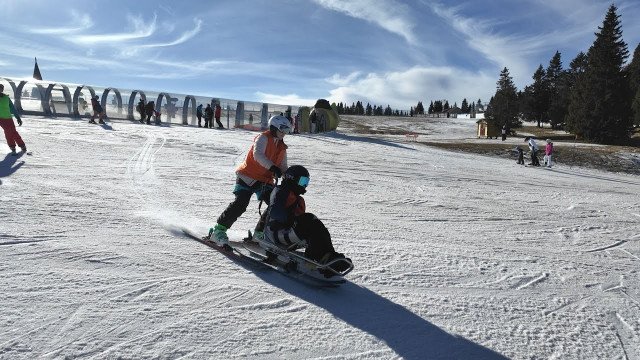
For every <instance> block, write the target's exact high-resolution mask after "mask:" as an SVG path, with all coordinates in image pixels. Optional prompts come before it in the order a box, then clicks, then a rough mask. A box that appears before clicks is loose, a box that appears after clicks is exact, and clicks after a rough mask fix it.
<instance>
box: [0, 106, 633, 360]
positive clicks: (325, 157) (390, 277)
mask: <svg viewBox="0 0 640 360" xmlns="http://www.w3.org/2000/svg"><path fill="white" fill-rule="evenodd" d="M350 119H351V120H350V121H360V122H363V123H369V124H370V125H374V126H375V127H379V126H391V127H394V128H398V129H411V131H414V132H418V133H420V134H421V135H420V137H419V138H418V139H417V141H415V142H413V141H412V142H408V141H407V139H406V138H405V137H404V136H403V135H377V136H373V135H367V136H363V135H358V134H355V133H352V132H350V130H349V128H348V127H347V128H341V129H340V131H338V132H332V133H328V134H322V135H292V136H287V137H286V142H287V144H288V145H289V146H290V148H289V163H290V164H303V165H306V166H307V167H308V168H309V170H310V172H311V179H312V180H311V184H310V187H309V192H308V193H307V194H306V195H305V199H306V200H307V207H308V211H310V212H312V213H314V214H316V215H317V216H318V217H320V218H321V219H322V220H323V221H324V222H325V224H326V225H327V227H328V229H329V231H330V232H331V235H332V239H333V241H334V245H335V247H336V248H337V250H338V251H340V252H344V253H345V254H347V255H348V256H349V257H351V258H352V259H353V261H354V263H355V266H356V268H355V270H354V271H353V272H352V273H350V274H349V275H348V276H347V278H348V280H349V282H348V283H347V284H344V285H343V286H341V287H340V288H337V289H316V288H311V287H309V286H305V285H302V284H300V283H296V282H295V281H293V280H291V279H289V278H286V277H284V276H282V275H280V274H277V273H275V272H271V271H255V270H252V269H251V268H250V267H243V266H241V265H239V264H236V263H234V262H233V261H232V260H230V259H228V258H227V257H225V256H224V255H222V254H220V253H218V252H216V251H212V250H211V249H208V248H206V247H205V246H202V245H201V244H199V243H197V242H195V241H193V240H191V239H187V238H186V237H184V236H179V235H177V234H178V233H177V232H176V229H179V228H181V227H186V228H189V229H192V230H193V231H196V232H198V233H200V232H202V233H204V232H206V231H207V229H208V228H209V227H210V226H212V225H213V224H215V220H216V218H217V217H218V215H219V214H220V212H221V211H222V210H223V209H224V208H225V207H226V205H227V204H228V203H229V202H230V201H231V200H232V199H233V194H232V190H233V184H234V179H235V176H234V173H233V171H234V168H235V167H236V166H237V165H238V164H239V163H240V162H241V161H242V160H243V158H244V155H245V152H246V150H247V149H248V148H249V146H250V144H251V141H252V139H253V138H254V137H255V135H256V133H254V132H247V131H242V130H224V131H220V130H212V129H204V128H200V129H198V128H186V127H183V126H179V125H173V126H171V127H153V126H144V125H141V124H139V123H134V122H131V123H129V122H125V121H123V122H113V123H111V127H110V128H108V129H106V130H105V128H102V127H97V126H88V125H87V124H86V122H85V121H74V120H69V119H42V118H35V117H27V118H26V119H25V125H24V126H23V127H21V128H20V132H21V135H22V136H23V138H24V139H25V141H26V142H27V143H28V144H29V147H30V148H31V149H33V153H34V155H33V156H30V157H23V158H21V159H20V161H24V164H23V165H21V166H20V167H19V168H18V169H15V171H14V170H11V171H4V170H7V169H0V170H2V171H0V174H8V175H7V176H4V177H2V178H1V180H2V183H0V200H1V201H2V203H3V204H5V205H6V206H3V207H0V218H1V219H2V222H0V256H1V257H0V270H1V271H2V274H3V276H2V277H1V278H0V288H2V289H3V292H2V294H0V309H1V310H0V311H1V312H2V316H1V317H0V328H2V329H3V331H2V332H0V358H1V359H5V358H6V359H33V358H44V359H53V358H79V359H102V358H140V359H143V358H172V359H179V358H185V359H209V358H224V359H227V358H250V359H272V358H296V359H298V358H299V359H303V358H304V359H324V358H345V359H380V358H385V359H388V358H404V359H450V358H456V359H502V358H512V359H541V358H549V359H613V358H623V359H640V300H639V299H640V280H638V279H640V276H639V274H638V271H639V269H640V268H639V266H638V265H639V264H640V262H638V260H640V242H639V241H638V239H639V238H640V223H639V222H638V221H637V218H638V217H640V214H639V213H638V208H639V207H640V198H639V197H638V194H639V193H640V181H638V179H637V178H635V177H633V176H629V175H622V174H611V173H602V172H598V171H594V170H588V169H580V168H571V169H567V168H564V167H563V166H562V164H558V165H557V166H556V167H555V168H554V169H553V171H540V169H535V168H522V167H518V166H516V164H515V160H514V161H508V160H504V159H498V158H492V157H486V156H478V155H474V154H461V153H453V152H446V151H442V150H439V149H435V148H430V147H426V146H423V145H421V144H420V141H422V140H425V141H428V140H429V139H431V138H434V137H435V138H442V139H456V138H473V137H474V131H475V124H474V123H473V122H472V121H470V120H464V119H449V120H448V122H447V123H446V124H449V125H448V126H450V128H447V129H449V130H445V129H444V128H443V126H444V125H443V124H445V123H439V124H438V125H437V126H435V125H433V124H430V123H429V122H428V121H425V120H424V119H421V120H419V121H418V120H414V119H379V118H378V119H375V118H362V119H355V120H353V119H354V118H350ZM440 120H441V119H440ZM438 121H439V120H438ZM518 140H520V139H509V141H512V142H513V145H514V146H515V145H522V144H521V141H518ZM561 146H562V144H560V145H559V147H558V148H559V149H560V150H561ZM0 149H3V150H5V153H6V152H8V148H6V146H5V145H2V146H0ZM12 166H15V164H13V165H12ZM257 218H258V213H257V201H256V200H255V199H252V200H251V203H250V205H249V207H248V209H247V212H246V213H245V214H244V215H243V216H242V217H241V218H240V219H239V220H238V222H236V224H234V226H233V228H232V229H230V231H229V233H230V235H231V236H232V237H233V238H240V237H243V236H244V235H245V234H246V230H247V229H253V227H254V225H255V222H256V221H257Z"/></svg>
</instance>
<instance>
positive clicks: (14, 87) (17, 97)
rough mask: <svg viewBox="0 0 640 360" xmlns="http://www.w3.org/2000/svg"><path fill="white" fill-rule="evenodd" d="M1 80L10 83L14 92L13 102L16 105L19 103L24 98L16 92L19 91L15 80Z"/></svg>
mask: <svg viewBox="0 0 640 360" xmlns="http://www.w3.org/2000/svg"><path fill="white" fill-rule="evenodd" d="M0 80H4V81H6V82H8V83H9V85H10V86H11V91H13V102H14V103H15V102H16V101H18V100H19V99H20V97H21V96H22V93H16V90H17V89H18V88H17V87H16V83H14V82H13V80H11V79H7V78H0ZM14 105H15V104H14ZM16 110H17V109H16Z"/></svg>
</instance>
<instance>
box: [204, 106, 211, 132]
mask: <svg viewBox="0 0 640 360" xmlns="http://www.w3.org/2000/svg"><path fill="white" fill-rule="evenodd" d="M204 127H206V128H209V127H213V109H212V108H211V104H207V107H206V108H205V109H204Z"/></svg>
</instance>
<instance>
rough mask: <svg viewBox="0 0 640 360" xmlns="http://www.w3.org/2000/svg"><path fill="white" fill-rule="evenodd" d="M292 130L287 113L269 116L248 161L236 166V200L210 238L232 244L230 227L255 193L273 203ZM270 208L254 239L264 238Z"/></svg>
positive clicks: (257, 226) (223, 215)
mask: <svg viewBox="0 0 640 360" xmlns="http://www.w3.org/2000/svg"><path fill="white" fill-rule="evenodd" d="M290 131H291V124H290V123H289V120H287V118H286V117H284V116H273V117H271V118H270V119H269V130H267V131H265V132H263V133H261V134H260V135H258V136H256V137H255V138H254V140H253V145H252V146H251V149H249V152H248V153H247V156H246V158H245V159H244V162H242V164H240V166H238V168H237V169H236V175H237V178H236V185H235V187H234V189H233V194H234V195H235V199H234V200H233V201H232V202H231V203H230V204H229V205H228V206H227V208H226V209H225V210H224V211H223V212H222V214H221V215H220V216H219V217H218V220H217V223H216V225H215V227H212V228H211V229H209V239H210V240H212V241H214V242H216V243H217V244H218V245H225V244H227V243H229V237H228V236H227V230H228V229H229V228H230V227H231V226H232V225H233V223H235V222H236V220H238V218H239V217H240V216H241V215H242V214H244V212H245V211H246V210H247V206H249V201H250V200H251V195H253V194H256V196H257V198H258V200H261V201H265V202H266V203H267V205H268V204H269V202H270V196H271V191H272V190H273V183H274V181H273V178H274V177H276V178H279V177H280V176H282V173H283V172H284V171H286V170H287V145H286V144H285V143H284V141H283V139H284V136H285V134H287V133H289V132H290ZM266 216H267V211H265V212H263V213H262V215H261V217H260V221H259V222H258V224H257V225H256V228H255V232H254V238H255V239H259V240H262V239H264V232H263V230H264V224H265V221H266Z"/></svg>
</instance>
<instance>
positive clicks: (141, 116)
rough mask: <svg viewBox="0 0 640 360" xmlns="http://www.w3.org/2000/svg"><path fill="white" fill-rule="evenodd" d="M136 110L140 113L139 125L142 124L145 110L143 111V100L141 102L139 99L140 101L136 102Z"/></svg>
mask: <svg viewBox="0 0 640 360" xmlns="http://www.w3.org/2000/svg"><path fill="white" fill-rule="evenodd" d="M136 110H138V112H139V113H140V123H142V124H144V118H145V116H144V113H145V109H144V100H142V98H140V101H138V105H137V106H136Z"/></svg>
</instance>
